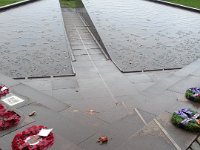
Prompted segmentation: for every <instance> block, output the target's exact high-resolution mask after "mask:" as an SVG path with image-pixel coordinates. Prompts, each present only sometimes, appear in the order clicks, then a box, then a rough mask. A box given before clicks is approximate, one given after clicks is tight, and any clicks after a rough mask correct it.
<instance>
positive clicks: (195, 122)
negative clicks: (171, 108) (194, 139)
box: [171, 108, 200, 132]
mask: <svg viewBox="0 0 200 150" xmlns="http://www.w3.org/2000/svg"><path fill="white" fill-rule="evenodd" d="M171 122H172V123H173V124H174V125H176V126H177V127H179V128H182V129H185V130H188V131H192V132H199V131H200V114H199V113H198V112H196V111H193V110H191V109H188V108H183V109H180V110H178V111H176V112H174V113H173V115H172V118H171Z"/></svg>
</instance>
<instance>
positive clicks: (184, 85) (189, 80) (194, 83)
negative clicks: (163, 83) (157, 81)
mask: <svg viewBox="0 0 200 150" xmlns="http://www.w3.org/2000/svg"><path fill="white" fill-rule="evenodd" d="M191 87H200V79H199V77H195V76H192V75H189V76H187V77H186V78H183V79H182V80H181V81H179V82H177V83H176V84H175V85H173V86H171V87H170V88H168V90H170V91H174V92H177V93H182V94H185V91H186V90H187V89H189V88H191Z"/></svg>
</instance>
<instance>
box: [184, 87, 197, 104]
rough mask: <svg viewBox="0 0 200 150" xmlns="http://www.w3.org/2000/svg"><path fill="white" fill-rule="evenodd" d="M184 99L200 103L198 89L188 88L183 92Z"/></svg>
mask: <svg viewBox="0 0 200 150" xmlns="http://www.w3.org/2000/svg"><path fill="white" fill-rule="evenodd" d="M185 97H186V98H187V99H189V100H191V101H194V102H199V103H200V88H189V89H188V90H187V91H186V92H185Z"/></svg>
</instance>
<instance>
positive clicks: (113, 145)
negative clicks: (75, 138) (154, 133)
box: [80, 113, 144, 150]
mask: <svg viewBox="0 0 200 150" xmlns="http://www.w3.org/2000/svg"><path fill="white" fill-rule="evenodd" d="M143 126H144V123H143V122H142V121H141V120H140V118H139V117H138V116H137V114H136V113H132V114H129V115H127V116H125V117H123V118H121V119H120V120H118V121H114V122H113V123H112V124H111V125H107V126H102V127H101V128H100V129H99V131H98V132H97V133H96V134H95V135H94V136H92V137H90V138H89V139H88V140H86V141H84V142H82V143H80V147H82V148H83V149H87V150H94V149H95V150H113V149H117V147H119V146H120V145H121V144H122V143H124V142H125V141H126V140H128V138H129V137H130V136H131V135H132V134H134V133H135V132H137V131H138V130H139V129H141V128H142V127H143ZM100 136H108V138H109V141H108V143H107V144H103V145H100V144H99V143H97V142H96V141H97V139H98V138H99V137H100Z"/></svg>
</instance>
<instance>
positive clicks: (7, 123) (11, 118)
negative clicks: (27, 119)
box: [0, 104, 21, 131]
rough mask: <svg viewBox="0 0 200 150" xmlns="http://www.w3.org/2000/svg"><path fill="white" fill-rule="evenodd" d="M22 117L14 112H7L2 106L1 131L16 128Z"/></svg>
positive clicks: (0, 115)
mask: <svg viewBox="0 0 200 150" xmlns="http://www.w3.org/2000/svg"><path fill="white" fill-rule="evenodd" d="M20 118H21V117H20V116H19V115H18V114H17V113H16V112H14V111H7V110H6V109H5V108H4V106H3V105H2V104H0V131H2V130H6V129H9V128H11V127H13V126H16V125H17V124H18V123H19V121H20Z"/></svg>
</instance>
